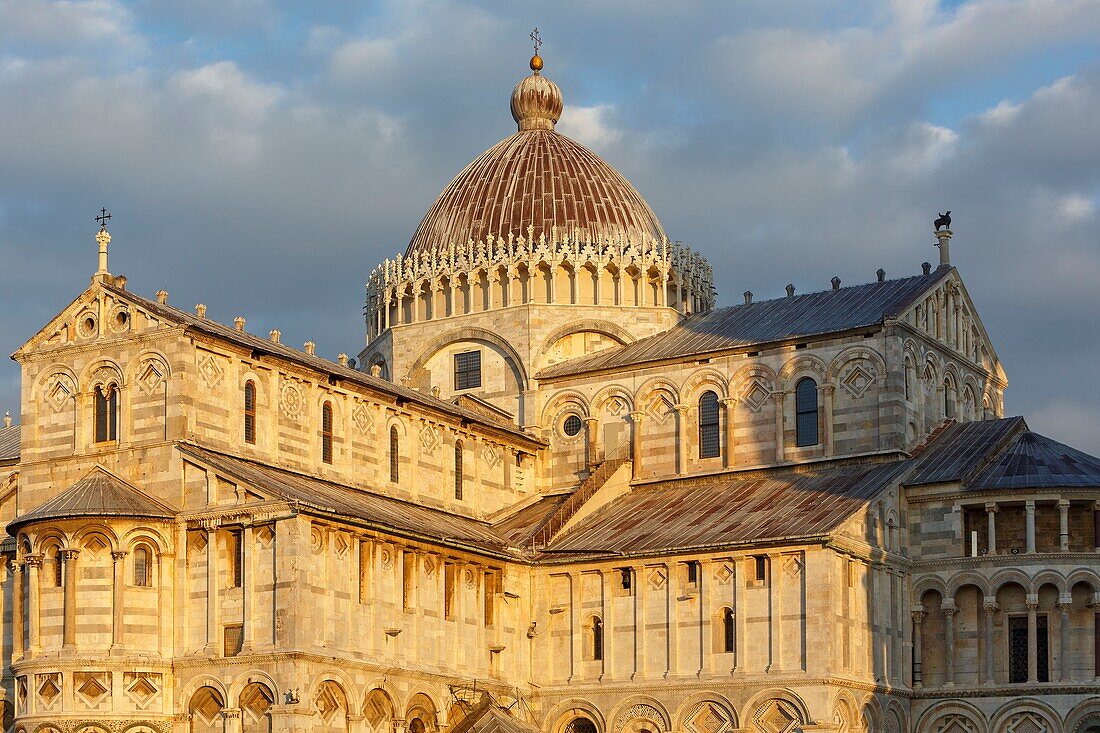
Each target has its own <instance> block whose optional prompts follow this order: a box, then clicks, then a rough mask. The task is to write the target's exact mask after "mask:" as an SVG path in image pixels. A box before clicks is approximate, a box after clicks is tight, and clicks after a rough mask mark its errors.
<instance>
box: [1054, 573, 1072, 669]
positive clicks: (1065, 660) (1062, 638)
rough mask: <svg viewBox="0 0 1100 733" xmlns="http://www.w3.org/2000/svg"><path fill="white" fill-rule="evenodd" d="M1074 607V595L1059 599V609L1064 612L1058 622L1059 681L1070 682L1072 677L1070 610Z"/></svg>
mask: <svg viewBox="0 0 1100 733" xmlns="http://www.w3.org/2000/svg"><path fill="white" fill-rule="evenodd" d="M1072 608H1073V597H1072V596H1069V595H1065V596H1062V597H1061V598H1059V599H1058V610H1059V611H1061V614H1062V616H1061V619H1060V621H1059V624H1058V636H1059V639H1058V641H1059V648H1058V663H1059V664H1058V666H1059V670H1058V680H1057V681H1058V682H1069V679H1070V664H1069V657H1070V643H1069V631H1070V629H1069V612H1070V610H1071V609H1072Z"/></svg>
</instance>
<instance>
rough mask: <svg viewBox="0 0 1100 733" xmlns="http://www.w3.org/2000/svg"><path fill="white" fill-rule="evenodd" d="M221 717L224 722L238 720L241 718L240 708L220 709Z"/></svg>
mask: <svg viewBox="0 0 1100 733" xmlns="http://www.w3.org/2000/svg"><path fill="white" fill-rule="evenodd" d="M222 717H223V718H225V719H226V720H239V719H240V717H241V709H240V708H222Z"/></svg>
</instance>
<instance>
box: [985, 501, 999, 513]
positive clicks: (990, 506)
mask: <svg viewBox="0 0 1100 733" xmlns="http://www.w3.org/2000/svg"><path fill="white" fill-rule="evenodd" d="M985 510H986V511H987V512H989V513H994V512H996V511H997V502H995V501H987V502H986V503H985Z"/></svg>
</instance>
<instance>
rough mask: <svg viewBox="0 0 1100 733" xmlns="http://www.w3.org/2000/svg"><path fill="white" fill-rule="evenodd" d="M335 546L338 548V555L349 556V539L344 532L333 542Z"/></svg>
mask: <svg viewBox="0 0 1100 733" xmlns="http://www.w3.org/2000/svg"><path fill="white" fill-rule="evenodd" d="M333 546H334V547H335V548H336V554H337V555H346V554H348V547H349V545H348V540H347V537H345V536H344V533H343V532H340V533H338V534H337V535H336V539H335V540H334V541H333Z"/></svg>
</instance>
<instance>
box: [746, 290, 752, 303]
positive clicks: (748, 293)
mask: <svg viewBox="0 0 1100 733" xmlns="http://www.w3.org/2000/svg"><path fill="white" fill-rule="evenodd" d="M750 303H752V291H751V290H746V291H745V305H749V304H750Z"/></svg>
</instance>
